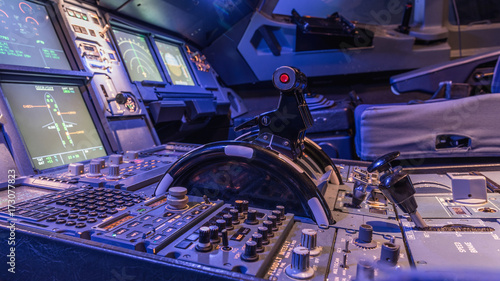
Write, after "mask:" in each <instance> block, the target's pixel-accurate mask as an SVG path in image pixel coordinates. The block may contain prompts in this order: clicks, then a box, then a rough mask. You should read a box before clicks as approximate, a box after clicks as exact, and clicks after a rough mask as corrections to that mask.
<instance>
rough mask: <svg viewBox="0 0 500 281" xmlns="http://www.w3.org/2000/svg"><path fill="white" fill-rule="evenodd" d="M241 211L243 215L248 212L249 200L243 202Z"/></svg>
mask: <svg viewBox="0 0 500 281" xmlns="http://www.w3.org/2000/svg"><path fill="white" fill-rule="evenodd" d="M241 210H242V211H243V213H247V212H248V201H247V200H241Z"/></svg>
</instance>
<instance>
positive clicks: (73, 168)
mask: <svg viewBox="0 0 500 281" xmlns="http://www.w3.org/2000/svg"><path fill="white" fill-rule="evenodd" d="M83 172H84V167H83V164H82V163H71V164H69V165H68V173H69V174H70V175H72V176H79V175H81V174H83Z"/></svg>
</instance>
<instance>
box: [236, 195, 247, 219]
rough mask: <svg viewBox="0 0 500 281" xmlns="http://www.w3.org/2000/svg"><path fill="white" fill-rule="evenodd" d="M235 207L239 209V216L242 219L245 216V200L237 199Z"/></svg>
mask: <svg viewBox="0 0 500 281" xmlns="http://www.w3.org/2000/svg"><path fill="white" fill-rule="evenodd" d="M234 208H235V209H236V210H238V217H239V218H240V219H243V218H245V215H244V214H243V200H235V201H234Z"/></svg>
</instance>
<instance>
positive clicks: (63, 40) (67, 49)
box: [0, 0, 79, 73]
mask: <svg viewBox="0 0 500 281" xmlns="http://www.w3.org/2000/svg"><path fill="white" fill-rule="evenodd" d="M24 2H30V3H33V4H36V5H41V6H43V7H44V8H45V10H46V11H47V15H48V17H49V20H50V22H51V24H52V27H53V28H54V31H55V33H56V37H57V39H58V40H59V43H60V44H61V48H62V50H63V52H64V55H65V57H66V59H67V61H68V63H69V66H70V69H60V68H44V67H34V66H24V65H16V64H2V63H0V70H3V69H7V70H8V69H16V70H17V71H24V72H53V71H56V72H62V73H70V72H72V71H74V70H79V67H78V63H77V60H76V59H75V56H74V52H73V50H72V49H71V44H69V42H68V41H67V38H69V35H68V34H67V33H65V29H64V28H63V27H62V26H61V21H60V19H59V17H58V16H57V14H56V8H55V7H54V6H53V5H50V4H49V3H45V2H35V1H31V0H24Z"/></svg>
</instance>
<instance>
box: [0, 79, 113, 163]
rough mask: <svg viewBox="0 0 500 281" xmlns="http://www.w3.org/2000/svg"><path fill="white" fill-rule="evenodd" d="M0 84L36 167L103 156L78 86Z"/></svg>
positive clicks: (101, 147) (104, 153) (99, 141)
mask: <svg viewBox="0 0 500 281" xmlns="http://www.w3.org/2000/svg"><path fill="white" fill-rule="evenodd" d="M0 87H1V89H2V91H3V94H4V96H5V98H6V99H7V102H8V104H9V106H10V109H11V111H12V113H13V114H14V119H15V120H16V124H17V127H18V128H19V130H20V132H21V135H22V137H23V139H24V143H25V144H26V147H27V149H28V152H29V154H30V157H31V160H32V163H33V166H34V167H35V168H37V169H40V170H43V169H47V168H52V167H57V166H61V165H65V164H69V163H74V162H79V161H83V160H87V159H91V158H97V157H101V156H105V155H106V151H105V150H104V147H103V144H102V142H101V140H100V138H99V135H98V133H97V130H96V127H95V125H94V123H93V122H92V119H91V117H90V113H89V111H88V110H87V107H86V105H85V102H84V101H83V98H82V94H81V92H80V90H79V88H78V87H74V86H52V85H34V84H13V83H2V84H1V85H0Z"/></svg>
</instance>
